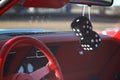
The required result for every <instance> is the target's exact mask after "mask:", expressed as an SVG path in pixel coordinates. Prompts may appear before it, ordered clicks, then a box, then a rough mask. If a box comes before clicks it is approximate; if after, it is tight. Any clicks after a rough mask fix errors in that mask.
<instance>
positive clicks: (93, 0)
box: [70, 0, 113, 6]
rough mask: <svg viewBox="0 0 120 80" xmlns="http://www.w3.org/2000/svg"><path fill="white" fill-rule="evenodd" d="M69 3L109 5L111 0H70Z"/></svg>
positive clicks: (111, 2)
mask: <svg viewBox="0 0 120 80" xmlns="http://www.w3.org/2000/svg"><path fill="white" fill-rule="evenodd" d="M70 3H75V4H86V5H89V6H91V5H98V6H111V5H112V4H113V0H71V1H70Z"/></svg>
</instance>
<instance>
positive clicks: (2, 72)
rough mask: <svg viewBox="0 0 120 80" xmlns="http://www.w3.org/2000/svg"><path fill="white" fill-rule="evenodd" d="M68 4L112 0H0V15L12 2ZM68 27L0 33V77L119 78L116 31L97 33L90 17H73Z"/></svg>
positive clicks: (22, 79)
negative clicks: (48, 30) (44, 30)
mask: <svg viewBox="0 0 120 80" xmlns="http://www.w3.org/2000/svg"><path fill="white" fill-rule="evenodd" d="M68 3H71V4H85V5H88V6H94V5H95V6H96V5H98V6H111V5H112V3H113V0H1V1H0V15H1V16H2V15H3V14H4V13H5V12H6V11H7V10H9V9H10V8H11V7H12V6H14V5H16V4H20V5H22V6H23V7H35V8H36V7H42V8H61V7H63V6H64V5H66V4H68ZM88 15H89V14H88ZM70 27H71V29H72V31H66V32H63V31H61V32H32V31H31V32H29V33H27V32H22V33H17V32H16V33H7V34H6V33H4V35H2V34H1V35H0V36H1V37H0V80H120V68H119V67H120V61H119V60H120V58H119V56H120V31H118V32H117V33H116V34H115V35H114V36H113V35H112V34H111V35H103V34H101V33H97V32H95V31H94V30H93V29H92V27H93V25H92V22H91V21H90V16H88V17H85V16H79V17H77V18H74V20H73V21H72V23H71V26H70Z"/></svg>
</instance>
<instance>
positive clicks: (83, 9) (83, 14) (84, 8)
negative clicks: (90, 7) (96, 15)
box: [82, 5, 86, 16]
mask: <svg viewBox="0 0 120 80" xmlns="http://www.w3.org/2000/svg"><path fill="white" fill-rule="evenodd" d="M85 8H86V5H84V6H83V14H82V15H83V16H85Z"/></svg>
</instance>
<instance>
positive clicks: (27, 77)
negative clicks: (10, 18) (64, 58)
mask: <svg viewBox="0 0 120 80" xmlns="http://www.w3.org/2000/svg"><path fill="white" fill-rule="evenodd" d="M23 43H25V44H30V45H33V46H34V47H36V48H37V49H38V50H40V51H41V52H42V53H43V54H44V55H45V57H46V58H47V59H48V60H49V62H48V63H47V65H46V66H44V67H42V68H40V69H38V70H36V71H34V72H32V73H30V74H26V73H15V74H14V75H13V74H12V76H11V75H9V77H8V76H7V77H3V69H4V66H5V60H6V58H7V55H8V53H9V52H10V50H12V49H13V48H15V47H16V46H17V45H20V44H23ZM0 60H1V62H0V80H40V79H41V78H42V77H44V76H45V75H47V74H48V73H50V72H51V71H55V76H56V78H57V79H58V80H63V76H62V72H61V69H60V67H59V64H58V62H57V60H56V58H55V56H54V55H53V54H52V52H51V51H50V50H49V49H48V48H47V46H46V45H45V44H44V43H43V42H41V41H39V40H36V39H34V38H31V37H23V36H17V37H14V38H12V39H10V40H8V41H7V42H5V44H4V45H3V46H2V48H1V50H0Z"/></svg>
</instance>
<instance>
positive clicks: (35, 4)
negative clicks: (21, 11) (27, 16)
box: [23, 0, 69, 8]
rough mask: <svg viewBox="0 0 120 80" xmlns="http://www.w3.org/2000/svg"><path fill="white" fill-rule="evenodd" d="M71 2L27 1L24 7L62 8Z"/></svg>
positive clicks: (55, 0)
mask: <svg viewBox="0 0 120 80" xmlns="http://www.w3.org/2000/svg"><path fill="white" fill-rule="evenodd" d="M68 2H69V0H25V1H24V2H23V6H24V7H37V8H39V7H41V8H60V7H63V6H64V5H65V4H67V3H68Z"/></svg>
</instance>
